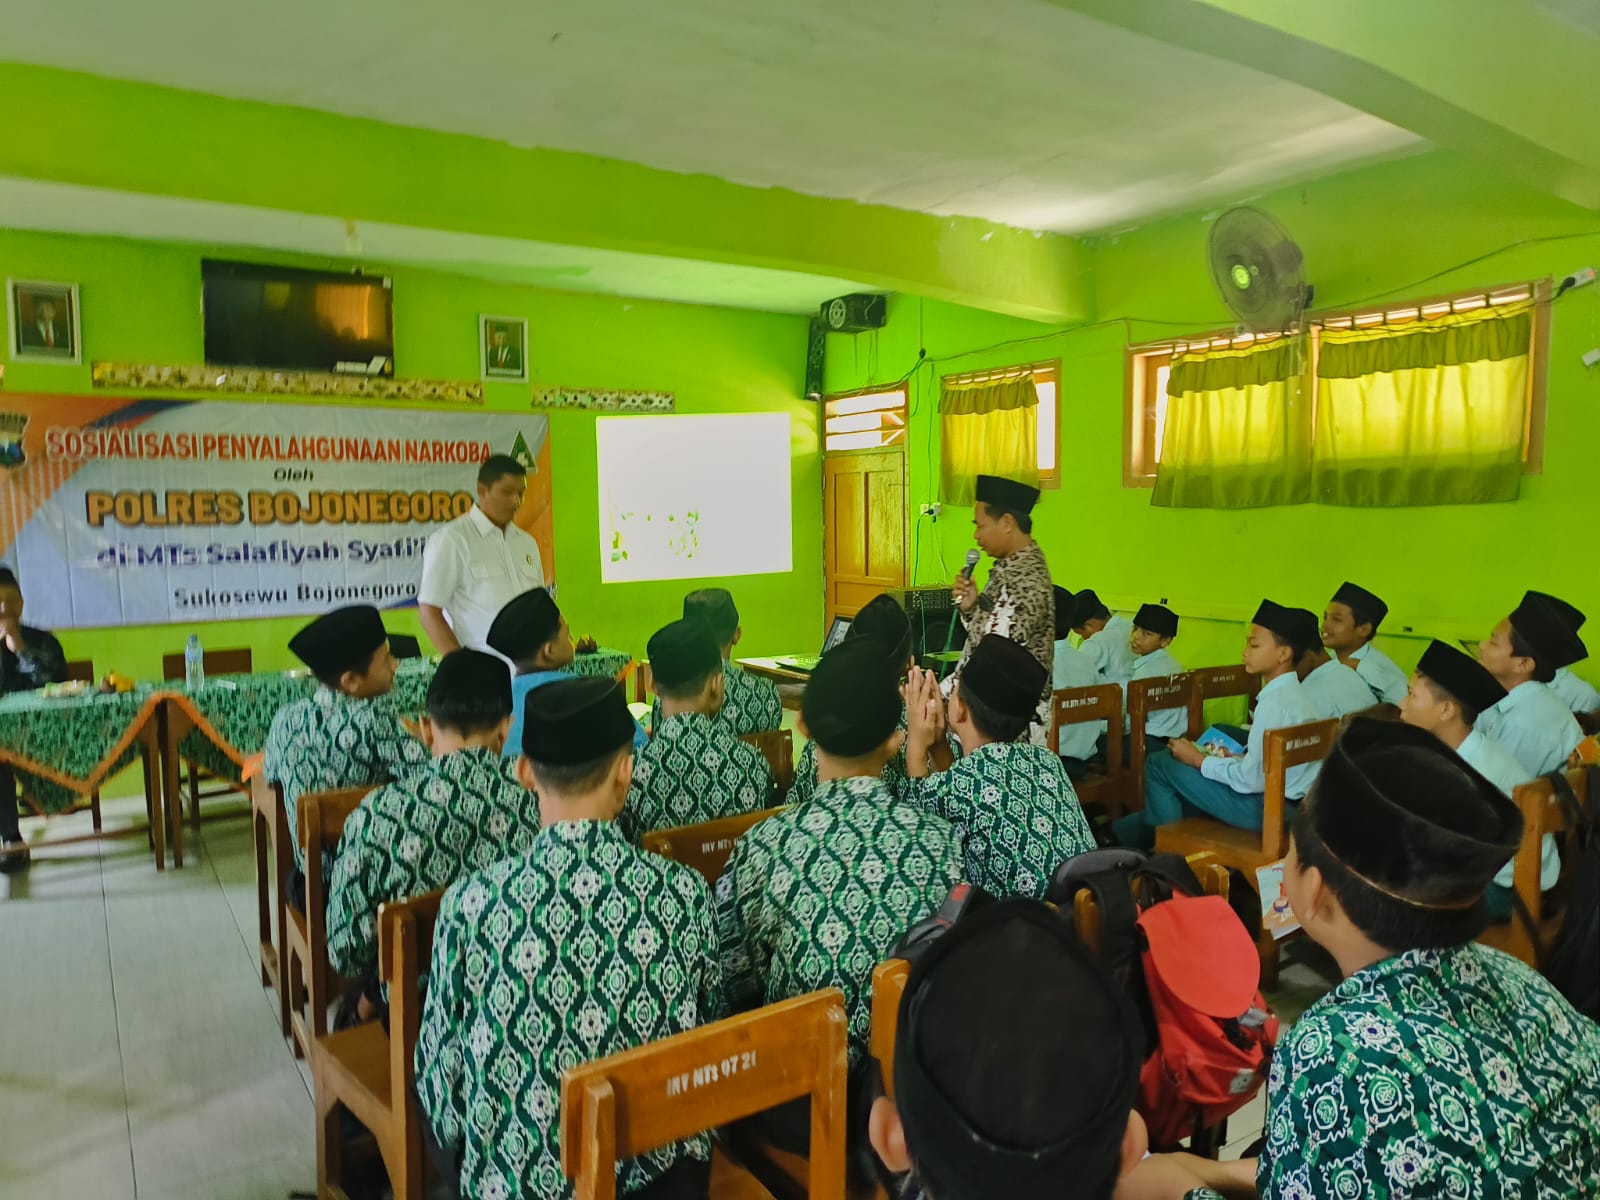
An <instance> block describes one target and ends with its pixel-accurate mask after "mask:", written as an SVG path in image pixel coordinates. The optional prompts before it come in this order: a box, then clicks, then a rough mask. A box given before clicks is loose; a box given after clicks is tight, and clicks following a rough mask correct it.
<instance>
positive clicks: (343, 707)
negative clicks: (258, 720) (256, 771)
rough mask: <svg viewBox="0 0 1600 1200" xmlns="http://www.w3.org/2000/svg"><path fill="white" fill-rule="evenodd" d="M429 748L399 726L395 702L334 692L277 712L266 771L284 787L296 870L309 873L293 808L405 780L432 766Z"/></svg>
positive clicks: (327, 691) (269, 734)
mask: <svg viewBox="0 0 1600 1200" xmlns="http://www.w3.org/2000/svg"><path fill="white" fill-rule="evenodd" d="M428 759H429V755H428V748H427V747H426V746H424V745H423V744H422V742H421V741H420V740H419V739H418V738H414V737H412V736H411V734H410V732H409V731H407V729H406V727H405V726H404V725H402V724H401V723H400V712H399V710H398V709H397V708H395V704H394V699H393V697H391V696H387V695H384V696H373V697H372V698H371V699H367V700H357V699H355V698H354V697H351V696H347V695H345V694H344V693H343V692H336V691H334V690H333V689H332V688H327V687H319V688H318V689H317V690H316V693H315V694H314V695H311V696H308V697H306V699H304V700H296V701H295V702H294V703H293V704H286V705H284V707H283V708H281V709H279V710H278V715H277V716H275V717H273V718H272V728H271V729H270V730H268V732H267V745H266V750H265V753H264V762H263V764H262V767H263V770H264V771H265V772H266V777H267V779H268V781H269V782H272V783H276V784H280V785H282V787H283V806H284V808H285V809H286V810H288V814H289V831H290V838H289V844H290V845H291V846H292V847H293V848H294V865H295V867H296V868H298V869H299V870H302V871H303V870H305V861H304V857H303V855H302V854H301V851H300V839H299V838H298V837H297V836H295V835H294V831H295V829H296V828H297V824H296V817H295V813H296V808H295V804H296V802H297V801H298V800H299V799H300V797H301V796H302V795H304V794H305V793H306V792H326V791H329V790H331V789H333V788H347V787H361V786H363V785H367V784H378V783H388V782H389V781H390V780H393V779H401V778H404V777H405V776H407V775H409V774H411V773H412V772H413V771H416V770H417V769H418V768H419V767H422V766H423V765H424V764H426V763H427V762H428Z"/></svg>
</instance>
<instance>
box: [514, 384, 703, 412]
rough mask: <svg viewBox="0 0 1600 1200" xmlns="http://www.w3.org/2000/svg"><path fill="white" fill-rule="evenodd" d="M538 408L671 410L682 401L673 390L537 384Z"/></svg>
mask: <svg viewBox="0 0 1600 1200" xmlns="http://www.w3.org/2000/svg"><path fill="white" fill-rule="evenodd" d="M533 407H534V408H580V409H586V410H589V411H592V412H631V413H670V412H675V411H677V407H678V402H677V400H676V399H675V398H674V397H673V394H672V393H671V392H630V391H625V390H612V391H603V392H602V391H591V390H588V389H584V388H560V387H536V388H534V389H533Z"/></svg>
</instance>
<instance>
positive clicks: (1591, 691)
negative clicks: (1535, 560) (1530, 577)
mask: <svg viewBox="0 0 1600 1200" xmlns="http://www.w3.org/2000/svg"><path fill="white" fill-rule="evenodd" d="M1527 594H1528V595H1529V596H1543V597H1544V598H1545V599H1546V600H1548V601H1549V602H1550V603H1551V604H1553V605H1554V606H1555V608H1556V610H1557V611H1558V612H1559V613H1560V614H1561V616H1562V617H1563V618H1564V619H1565V620H1566V622H1567V626H1568V628H1570V629H1571V630H1572V632H1573V633H1577V632H1578V631H1579V630H1580V629H1582V628H1583V623H1584V622H1585V621H1587V620H1588V617H1586V616H1584V613H1583V609H1581V608H1579V607H1578V606H1577V605H1575V604H1568V603H1567V602H1566V601H1565V600H1563V599H1561V598H1560V597H1559V596H1552V595H1550V593H1549V592H1529V593H1527ZM1550 690H1551V691H1552V692H1554V693H1555V694H1556V695H1558V696H1560V697H1561V698H1562V699H1563V700H1564V701H1566V704H1567V707H1568V708H1570V709H1571V710H1572V711H1573V712H1574V713H1592V712H1600V690H1596V688H1595V686H1594V684H1592V683H1590V682H1589V681H1588V680H1587V679H1579V678H1578V677H1577V676H1576V675H1574V674H1573V673H1572V672H1571V671H1570V670H1568V669H1567V668H1566V667H1560V668H1558V669H1557V670H1556V677H1555V678H1554V679H1552V680H1551V681H1550Z"/></svg>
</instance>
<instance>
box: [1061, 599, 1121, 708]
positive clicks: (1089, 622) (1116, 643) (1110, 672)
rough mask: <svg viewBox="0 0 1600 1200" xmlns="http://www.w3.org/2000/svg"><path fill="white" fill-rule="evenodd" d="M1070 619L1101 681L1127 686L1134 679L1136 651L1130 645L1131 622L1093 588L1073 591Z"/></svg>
mask: <svg viewBox="0 0 1600 1200" xmlns="http://www.w3.org/2000/svg"><path fill="white" fill-rule="evenodd" d="M1068 622H1069V624H1070V625H1071V626H1072V632H1073V633H1075V634H1077V635H1078V637H1079V638H1081V639H1082V646H1081V648H1082V650H1083V652H1084V653H1085V654H1087V655H1088V656H1089V657H1090V659H1092V660H1093V661H1094V665H1095V670H1097V671H1099V672H1100V680H1099V682H1101V683H1114V684H1117V685H1118V686H1119V687H1122V688H1124V689H1126V688H1127V685H1128V680H1130V679H1132V678H1133V650H1132V648H1131V647H1130V646H1129V645H1128V640H1129V639H1130V638H1131V637H1132V636H1133V624H1132V622H1130V621H1129V620H1128V618H1127V617H1124V616H1119V615H1117V614H1114V613H1113V612H1112V611H1111V610H1110V609H1109V608H1107V607H1106V606H1105V604H1104V603H1102V602H1101V600H1100V597H1099V596H1097V595H1095V593H1094V589H1093V588H1084V589H1083V591H1081V592H1077V593H1074V594H1073V597H1072V615H1071V616H1070V617H1069V618H1068Z"/></svg>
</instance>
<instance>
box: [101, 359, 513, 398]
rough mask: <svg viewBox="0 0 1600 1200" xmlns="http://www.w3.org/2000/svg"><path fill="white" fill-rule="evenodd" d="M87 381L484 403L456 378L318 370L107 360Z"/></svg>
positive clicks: (475, 388) (477, 387) (475, 387)
mask: <svg viewBox="0 0 1600 1200" xmlns="http://www.w3.org/2000/svg"><path fill="white" fill-rule="evenodd" d="M92 378H93V380H94V386H95V387H97V388H120V389H126V390H129V391H141V390H150V391H164V392H210V393H213V394H217V393H225V394H240V393H250V394H254V395H261V396H330V397H338V398H340V399H345V400H412V401H427V402H432V403H442V404H482V403H483V384H481V383H463V382H461V381H459V380H455V379H385V378H382V377H380V376H372V375H338V374H333V373H330V372H323V371H273V370H261V369H257V368H252V367H207V366H193V365H190V366H173V365H169V364H166V363H107V362H97V363H95V364H94V366H93V369H92Z"/></svg>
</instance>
